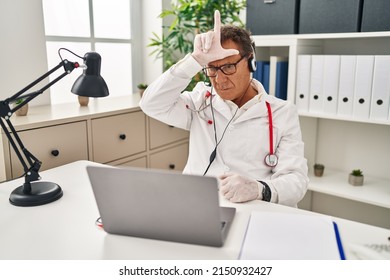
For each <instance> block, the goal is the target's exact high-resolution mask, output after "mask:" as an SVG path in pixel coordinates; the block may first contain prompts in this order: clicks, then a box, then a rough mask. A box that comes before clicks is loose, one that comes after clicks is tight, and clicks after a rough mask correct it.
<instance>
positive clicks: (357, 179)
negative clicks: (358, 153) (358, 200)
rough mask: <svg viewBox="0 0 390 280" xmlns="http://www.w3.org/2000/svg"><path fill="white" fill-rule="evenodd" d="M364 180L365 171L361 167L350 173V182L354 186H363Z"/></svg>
mask: <svg viewBox="0 0 390 280" xmlns="http://www.w3.org/2000/svg"><path fill="white" fill-rule="evenodd" d="M363 181H364V175H363V171H361V170H360V169H354V170H352V172H351V173H350V174H349V177H348V183H349V184H351V185H352V186H362V185H363Z"/></svg>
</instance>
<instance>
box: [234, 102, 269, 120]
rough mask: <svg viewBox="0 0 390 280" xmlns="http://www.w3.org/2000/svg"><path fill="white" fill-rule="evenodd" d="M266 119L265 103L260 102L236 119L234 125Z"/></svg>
mask: <svg viewBox="0 0 390 280" xmlns="http://www.w3.org/2000/svg"><path fill="white" fill-rule="evenodd" d="M262 117H268V112H267V107H266V105H265V101H264V100H262V101H260V102H259V103H256V104H255V105H253V106H252V107H250V108H249V109H248V110H247V111H246V112H244V113H243V114H242V115H241V116H239V117H238V118H237V120H236V121H235V123H240V122H244V121H247V120H250V119H255V118H262Z"/></svg>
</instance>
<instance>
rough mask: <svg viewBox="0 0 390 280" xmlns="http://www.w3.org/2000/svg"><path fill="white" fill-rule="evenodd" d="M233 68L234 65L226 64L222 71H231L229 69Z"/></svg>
mask: <svg viewBox="0 0 390 280" xmlns="http://www.w3.org/2000/svg"><path fill="white" fill-rule="evenodd" d="M233 68H234V65H233V64H226V65H224V66H223V69H224V70H231V69H233Z"/></svg>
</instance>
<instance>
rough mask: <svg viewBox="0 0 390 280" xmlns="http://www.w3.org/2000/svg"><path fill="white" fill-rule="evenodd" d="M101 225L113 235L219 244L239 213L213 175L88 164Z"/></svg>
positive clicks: (218, 245)
mask: <svg viewBox="0 0 390 280" xmlns="http://www.w3.org/2000/svg"><path fill="white" fill-rule="evenodd" d="M87 173H88V176H89V179H90V182H91V185H92V189H93V193H94V196H95V199H96V203H97V206H98V209H99V212H100V215H101V220H102V223H103V228H104V230H105V231H106V232H108V233H111V234H119V235H127V236H134V237H142V238H151V239H158V240H166V241H173V242H181V243H190V244H199V245H206V246H215V247H221V246H223V244H224V241H225V239H226V236H227V233H228V231H229V228H230V224H231V223H232V221H233V218H234V216H235V212H236V209H235V208H233V207H220V206H219V195H218V181H217V179H216V178H214V177H203V176H197V175H184V174H181V173H176V172H171V171H163V170H152V169H141V168H130V167H125V168H122V167H111V166H87Z"/></svg>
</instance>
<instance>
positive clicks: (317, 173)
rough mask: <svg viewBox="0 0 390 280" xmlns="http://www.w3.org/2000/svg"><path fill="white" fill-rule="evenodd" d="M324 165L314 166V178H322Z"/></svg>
mask: <svg viewBox="0 0 390 280" xmlns="http://www.w3.org/2000/svg"><path fill="white" fill-rule="evenodd" d="M324 169H325V165H323V164H321V163H316V164H314V176H316V177H322V175H323V174H324Z"/></svg>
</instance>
